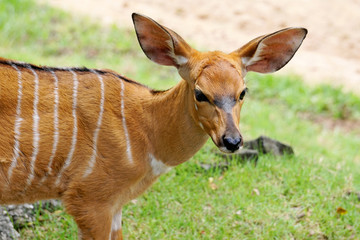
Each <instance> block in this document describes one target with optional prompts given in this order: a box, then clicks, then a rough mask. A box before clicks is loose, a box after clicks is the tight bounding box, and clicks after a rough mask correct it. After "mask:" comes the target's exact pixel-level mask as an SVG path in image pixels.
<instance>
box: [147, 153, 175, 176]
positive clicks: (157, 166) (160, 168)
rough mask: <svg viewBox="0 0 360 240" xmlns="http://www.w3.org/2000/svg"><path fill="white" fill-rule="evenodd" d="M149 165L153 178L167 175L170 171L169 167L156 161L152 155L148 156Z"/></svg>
mask: <svg viewBox="0 0 360 240" xmlns="http://www.w3.org/2000/svg"><path fill="white" fill-rule="evenodd" d="M149 158H150V165H151V168H152V171H153V175H154V176H160V175H161V174H164V173H167V172H168V171H170V169H171V167H170V166H167V165H166V164H165V163H163V162H162V161H160V160H157V159H156V158H155V157H154V156H153V155H152V154H149Z"/></svg>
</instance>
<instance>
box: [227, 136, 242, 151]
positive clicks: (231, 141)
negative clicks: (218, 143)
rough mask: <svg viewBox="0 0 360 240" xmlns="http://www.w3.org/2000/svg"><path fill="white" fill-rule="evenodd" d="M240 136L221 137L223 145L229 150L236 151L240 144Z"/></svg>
mask: <svg viewBox="0 0 360 240" xmlns="http://www.w3.org/2000/svg"><path fill="white" fill-rule="evenodd" d="M241 140H242V139H241V137H235V138H232V137H225V136H224V137H223V142H224V145H225V147H226V148H227V149H228V150H230V151H236V150H238V149H239V147H240V144H241Z"/></svg>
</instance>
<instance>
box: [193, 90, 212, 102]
mask: <svg viewBox="0 0 360 240" xmlns="http://www.w3.org/2000/svg"><path fill="white" fill-rule="evenodd" d="M195 98H196V100H197V101H199V102H209V99H208V98H207V97H206V96H205V94H203V92H202V91H200V90H198V89H195Z"/></svg>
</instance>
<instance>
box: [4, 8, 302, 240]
mask: <svg viewBox="0 0 360 240" xmlns="http://www.w3.org/2000/svg"><path fill="white" fill-rule="evenodd" d="M133 21H134V25H135V30H136V33H137V37H138V40H139V42H140V45H141V47H142V49H143V51H144V53H145V54H146V55H147V57H149V58H150V59H151V60H152V61H154V62H156V63H159V64H162V65H167V66H175V67H176V68H177V69H178V71H179V74H180V76H181V77H182V78H183V80H182V81H180V82H179V83H178V84H177V85H176V86H175V87H173V88H171V89H169V90H167V91H163V92H156V91H153V90H151V89H149V88H147V87H145V86H143V85H141V84H139V83H137V82H134V81H132V80H129V79H127V78H125V77H122V76H120V75H119V74H117V73H115V72H113V71H110V70H90V69H86V68H51V67H39V66H35V65H31V64H27V63H19V62H15V61H11V60H7V59H0V133H1V135H0V204H10V203H24V202H31V201H36V200H41V199H50V198H60V199H62V201H63V203H64V205H65V207H66V210H67V212H68V213H69V214H71V215H72V216H74V218H75V221H76V223H77V225H78V227H79V238H81V239H122V233H121V208H122V206H123V205H124V204H126V203H127V202H128V201H129V200H131V199H133V198H135V197H137V196H138V195H140V194H141V193H142V192H144V191H145V190H146V189H147V188H148V187H149V186H150V185H151V184H152V183H153V182H154V181H155V180H156V179H157V178H158V176H160V175H161V174H162V173H165V172H166V171H168V170H169V169H170V168H171V167H173V166H176V165H178V164H180V163H182V162H185V161H187V160H188V159H189V158H191V157H192V156H193V155H194V154H195V153H196V152H197V151H198V150H199V149H200V148H201V147H202V145H203V144H204V143H205V142H206V140H207V139H208V137H209V136H210V137H211V138H212V140H213V142H214V143H215V145H216V146H217V147H218V148H219V149H220V150H221V151H224V152H228V153H233V152H236V151H238V149H239V148H240V147H241V145H242V136H241V134H240V130H239V121H240V109H241V106H242V104H243V101H244V95H245V92H246V86H245V82H244V80H243V78H244V77H245V75H246V72H248V71H256V72H261V73H267V72H274V71H276V70H278V69H280V68H281V67H283V66H284V65H285V64H286V63H287V62H288V61H289V60H290V59H291V57H292V56H293V55H294V54H295V52H296V51H297V49H298V48H299V46H300V45H301V43H302V41H303V39H304V38H305V36H306V33H307V31H306V29H303V28H289V29H284V30H281V31H278V32H276V33H272V34H269V35H265V36H261V37H259V38H256V39H254V40H252V41H250V42H249V43H247V44H246V45H244V46H243V47H242V48H240V49H238V50H236V51H234V52H232V53H230V54H225V53H222V52H219V51H214V52H198V51H196V50H194V49H192V48H191V47H190V46H189V45H188V44H187V43H186V42H185V41H184V40H183V39H182V38H181V37H180V36H179V35H177V34H176V33H175V32H173V31H172V30H170V29H168V28H166V27H163V26H161V25H160V24H158V23H156V22H155V21H153V20H152V19H150V18H147V17H145V16H142V15H138V14H133Z"/></svg>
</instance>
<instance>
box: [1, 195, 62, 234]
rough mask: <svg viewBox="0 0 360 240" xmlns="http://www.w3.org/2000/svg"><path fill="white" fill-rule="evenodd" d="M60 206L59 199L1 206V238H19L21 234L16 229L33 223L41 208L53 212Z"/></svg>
mask: <svg viewBox="0 0 360 240" xmlns="http://www.w3.org/2000/svg"><path fill="white" fill-rule="evenodd" d="M60 207H61V202H60V201H59V200H47V201H42V202H41V203H40V202H37V203H34V204H22V205H7V206H2V207H1V206H0V208H1V211H0V240H8V239H18V238H19V237H20V235H19V233H18V232H17V231H16V230H19V229H21V228H23V227H25V226H29V225H32V224H33V222H34V221H35V217H36V212H37V210H38V209H39V208H41V209H46V210H48V211H50V212H53V211H55V210H56V209H59V208H60Z"/></svg>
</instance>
